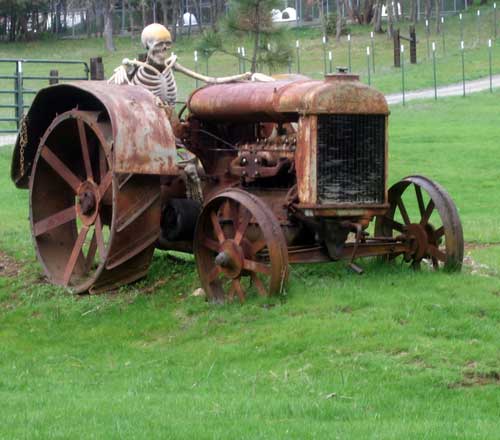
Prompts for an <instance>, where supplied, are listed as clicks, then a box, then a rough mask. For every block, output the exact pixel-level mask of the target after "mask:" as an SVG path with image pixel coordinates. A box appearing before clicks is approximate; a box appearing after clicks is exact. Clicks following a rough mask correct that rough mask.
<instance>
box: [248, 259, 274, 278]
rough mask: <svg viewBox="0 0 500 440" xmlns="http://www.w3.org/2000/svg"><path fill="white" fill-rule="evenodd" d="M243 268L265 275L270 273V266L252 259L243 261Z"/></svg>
mask: <svg viewBox="0 0 500 440" xmlns="http://www.w3.org/2000/svg"><path fill="white" fill-rule="evenodd" d="M243 268H244V269H246V270H249V271H251V272H259V273H263V274H265V275H271V268H270V267H269V266H268V265H267V264H264V263H259V262H257V261H254V260H246V259H245V261H244V262H243Z"/></svg>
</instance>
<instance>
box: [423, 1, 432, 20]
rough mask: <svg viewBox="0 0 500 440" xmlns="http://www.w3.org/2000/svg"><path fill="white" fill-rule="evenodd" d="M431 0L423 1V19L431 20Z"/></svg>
mask: <svg viewBox="0 0 500 440" xmlns="http://www.w3.org/2000/svg"><path fill="white" fill-rule="evenodd" d="M431 8H432V4H431V0H425V18H426V19H427V20H429V19H430V18H431Z"/></svg>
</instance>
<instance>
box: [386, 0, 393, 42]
mask: <svg viewBox="0 0 500 440" xmlns="http://www.w3.org/2000/svg"><path fill="white" fill-rule="evenodd" d="M392 5H393V3H390V2H389V3H387V38H389V39H391V40H392V38H393V31H394V8H393V7H392Z"/></svg>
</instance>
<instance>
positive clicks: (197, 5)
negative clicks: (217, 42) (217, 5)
mask: <svg viewBox="0 0 500 440" xmlns="http://www.w3.org/2000/svg"><path fill="white" fill-rule="evenodd" d="M193 1H194V7H195V8H196V16H197V17H196V18H197V22H198V29H199V30H200V34H201V33H202V32H203V23H202V19H201V0H193Z"/></svg>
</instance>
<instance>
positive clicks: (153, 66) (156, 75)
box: [108, 23, 274, 203]
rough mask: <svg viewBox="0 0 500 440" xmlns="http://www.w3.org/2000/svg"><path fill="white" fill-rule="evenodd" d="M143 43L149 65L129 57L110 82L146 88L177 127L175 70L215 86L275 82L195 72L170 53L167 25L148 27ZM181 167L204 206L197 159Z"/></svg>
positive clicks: (259, 76) (191, 190)
mask: <svg viewBox="0 0 500 440" xmlns="http://www.w3.org/2000/svg"><path fill="white" fill-rule="evenodd" d="M141 40H142V44H143V46H144V48H146V49H147V51H148V54H147V59H146V62H145V63H144V62H141V61H137V60H130V59H128V58H125V59H124V60H123V61H122V64H121V66H119V67H117V68H116V69H115V70H114V73H113V76H112V77H111V78H110V79H109V80H108V83H112V84H128V85H136V86H142V87H145V88H146V89H148V90H149V91H150V92H151V93H153V95H155V96H156V98H157V100H158V105H160V106H162V107H164V108H165V110H166V112H167V114H168V116H169V118H170V120H171V122H172V125H173V126H177V125H178V124H177V122H178V120H177V117H176V116H175V114H174V112H173V109H174V107H175V104H176V101H177V84H176V82H175V77H174V70H175V71H178V72H182V73H184V74H186V75H188V76H190V77H191V78H195V79H197V80H200V81H203V82H206V83H212V84H218V83H225V82H231V81H241V80H249V79H252V80H253V81H274V79H273V78H270V77H268V76H266V75H263V74H259V73H256V74H253V75H252V74H251V73H250V72H248V73H244V74H241V75H233V76H226V77H222V78H213V77H209V76H205V75H201V74H199V73H197V72H193V71H192V70H190V69H188V68H186V67H184V66H182V65H181V64H180V63H178V62H177V56H176V55H175V54H173V53H170V52H171V49H172V37H171V36H170V32H169V31H168V30H167V28H166V27H165V26H163V25H161V24H158V23H153V24H151V25H149V26H147V27H146V28H145V29H144V30H143V32H142V36H141ZM174 132H175V127H174ZM182 162H183V163H182ZM179 166H182V167H183V168H184V171H185V179H186V191H187V196H188V198H190V199H193V200H196V201H198V202H200V203H201V202H202V201H203V192H202V188H201V180H200V177H199V175H198V172H197V166H196V160H195V158H194V157H190V158H188V160H183V161H181V163H179Z"/></svg>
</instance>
